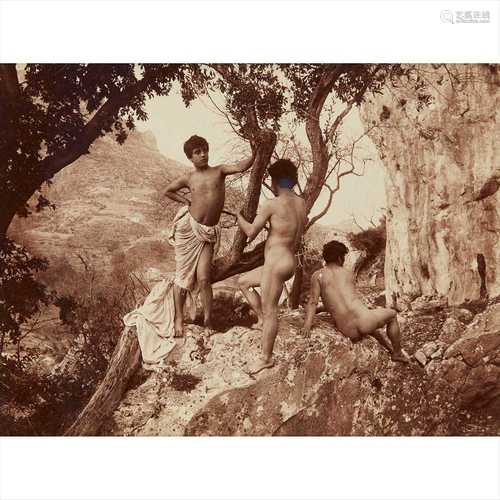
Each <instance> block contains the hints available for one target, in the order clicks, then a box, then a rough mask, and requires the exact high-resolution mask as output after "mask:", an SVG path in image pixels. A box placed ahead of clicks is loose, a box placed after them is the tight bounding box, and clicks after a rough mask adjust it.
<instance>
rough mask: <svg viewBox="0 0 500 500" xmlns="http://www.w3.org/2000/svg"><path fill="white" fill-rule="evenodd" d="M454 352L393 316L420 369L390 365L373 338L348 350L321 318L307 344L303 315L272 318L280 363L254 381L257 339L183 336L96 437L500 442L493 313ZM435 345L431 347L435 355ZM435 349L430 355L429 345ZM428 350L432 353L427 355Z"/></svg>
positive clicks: (464, 333) (412, 318) (460, 328)
mask: <svg viewBox="0 0 500 500" xmlns="http://www.w3.org/2000/svg"><path fill="white" fill-rule="evenodd" d="M453 314H454V313H453V311H447V312H446V314H445V313H442V318H441V321H442V323H443V324H445V325H446V326H443V328H442V330H443V332H442V333H444V332H445V331H446V332H448V333H449V331H450V329H452V327H453V326H455V328H456V330H457V332H458V334H457V336H458V335H459V338H458V340H456V341H454V342H453V343H452V344H451V345H450V344H447V343H446V342H443V341H438V340H437V338H438V336H439V334H440V332H441V328H437V329H436V331H434V332H433V333H432V334H431V335H433V337H429V336H427V337H426V338H427V339H429V338H433V339H434V340H431V341H430V342H429V341H426V340H425V339H424V338H423V337H422V333H421V329H422V325H424V324H428V323H429V322H430V323H432V324H434V325H435V324H436V317H434V316H431V317H428V316H421V317H419V316H417V315H416V314H415V313H414V312H410V313H408V314H407V315H406V316H405V317H404V318H402V321H401V323H402V324H403V323H404V324H405V327H404V328H403V346H404V347H405V348H406V349H407V350H408V351H409V353H410V354H412V355H413V354H414V353H415V351H416V349H425V350H426V351H428V353H429V359H428V360H427V361H426V362H425V363H422V364H423V365H424V367H422V366H421V364H420V363H419V362H417V361H416V360H414V358H413V356H412V360H411V362H410V363H409V364H399V363H394V362H392V361H391V360H390V357H389V354H388V353H387V352H386V351H385V350H383V349H382V348H381V347H380V345H379V344H378V343H377V342H376V341H375V340H374V339H372V338H367V339H365V340H363V341H362V342H359V343H356V344H353V343H352V342H351V341H350V340H348V339H346V338H345V337H343V336H342V335H340V334H339V333H338V331H336V330H335V328H334V327H332V326H331V324H330V323H328V322H327V321H326V316H324V315H321V316H318V321H317V323H316V325H317V326H316V328H315V329H314V330H313V332H312V336H311V338H310V339H305V338H303V337H302V336H300V335H299V334H298V331H297V330H298V327H299V326H300V325H301V324H302V321H303V316H302V313H296V312H295V313H288V314H285V315H284V316H283V317H282V318H281V325H280V332H279V335H278V337H277V342H276V346H275V355H276V361H277V364H276V366H275V367H273V368H272V369H270V370H266V371H264V372H261V373H260V374H257V375H256V376H255V377H254V378H253V377H251V376H249V375H248V374H247V373H246V372H245V363H246V361H248V360H249V359H251V358H252V357H254V356H256V355H258V353H259V348H260V332H259V331H256V330H250V329H247V328H244V327H234V328H232V329H230V330H229V331H227V332H226V333H223V334H215V335H212V336H211V337H207V336H205V335H204V334H203V330H202V329H201V328H200V327H196V326H190V327H189V334H188V336H187V340H186V342H185V343H184V344H183V343H182V342H183V341H181V340H179V341H178V342H179V345H178V346H177V347H176V349H175V351H173V354H172V358H171V360H170V361H171V362H172V361H173V365H172V367H171V371H170V372H167V373H164V374H152V375H150V376H149V377H148V378H147V379H146V380H145V381H143V383H142V384H141V383H140V382H139V383H137V382H136V383H135V384H134V385H135V387H133V388H132V389H130V390H129V391H128V392H127V394H126V395H125V397H124V399H123V400H122V402H121V404H120V406H119V407H118V408H117V410H116V411H115V412H114V414H113V416H112V418H111V419H109V420H108V421H107V422H105V424H104V426H103V427H102V428H101V434H103V435H109V434H112V435H147V436H157V435H169V436H171V435H196V436H199V435H212V436H213V435H218V436H220V435H226V436H227V435H230V436H233V435H250V436H262V435H330V436H332V435H337V436H338V435H441V434H443V435H449V434H459V435H461V434H472V435H481V434H498V433H499V432H500V418H499V417H500V413H499V412H500V361H499V355H500V323H499V321H498V320H499V315H500V304H496V305H493V306H491V307H489V308H487V309H486V311H484V312H483V313H482V314H480V315H478V316H477V317H476V318H475V319H474V321H472V322H471V323H470V324H469V325H465V324H464V323H462V322H459V321H458V320H456V322H455V323H454V324H453V325H452V323H451V322H450V321H446V318H450V317H451V316H452V315H453ZM433 344H434V345H433ZM431 345H433V349H432V352H431V349H430V346H431ZM434 347H438V349H437V350H434Z"/></svg>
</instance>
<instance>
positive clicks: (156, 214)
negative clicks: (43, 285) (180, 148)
mask: <svg viewBox="0 0 500 500" xmlns="http://www.w3.org/2000/svg"><path fill="white" fill-rule="evenodd" d="M186 168H188V167H186V166H184V165H182V164H180V163H178V162H176V161H173V160H169V159H167V158H165V157H164V156H163V155H162V154H161V153H160V151H159V150H158V147H157V144H156V140H155V138H154V135H153V134H152V133H151V132H144V133H141V132H137V131H134V132H132V133H131V134H130V135H129V137H128V138H127V140H126V141H125V143H124V144H123V145H119V144H118V143H117V142H116V141H115V140H114V139H113V138H111V137H104V138H101V139H99V140H97V141H96V142H95V143H94V144H93V146H92V147H91V149H90V153H89V154H88V155H84V156H82V157H80V158H79V159H78V160H77V161H75V162H74V163H73V164H71V165H69V166H68V167H66V168H64V169H63V170H62V171H61V172H59V173H58V174H57V175H56V176H55V177H54V182H53V185H52V186H51V187H50V188H48V189H46V190H45V193H46V196H47V197H48V198H49V199H50V201H51V202H53V203H55V205H56V209H55V210H52V209H50V208H49V209H45V210H43V211H42V212H40V213H33V214H32V215H31V216H30V217H28V218H16V220H15V221H14V223H13V225H12V227H11V230H10V235H11V237H13V238H14V239H16V240H17V241H20V242H21V243H23V244H24V245H25V246H26V247H27V248H28V249H30V250H31V251H32V252H33V253H34V254H36V255H39V256H44V257H46V258H48V259H49V262H50V263H51V268H52V270H51V271H50V270H49V272H48V273H46V276H45V277H46V281H49V282H52V281H54V282H56V281H57V278H61V276H55V275H54V274H57V273H56V271H57V270H58V269H59V270H60V271H61V272H66V273H70V271H71V269H69V268H72V269H73V270H82V269H83V268H84V263H86V264H87V265H90V266H92V267H93V268H94V269H95V270H96V271H97V272H98V273H102V274H105V273H106V272H108V271H109V272H110V271H112V270H113V268H114V267H116V265H117V264H120V265H122V266H125V265H126V267H127V268H128V269H129V270H137V269H140V270H144V269H147V268H148V266H154V267H156V268H158V267H160V270H161V271H169V270H172V268H173V262H172V256H171V255H172V252H171V247H170V246H169V245H168V244H167V243H166V237H167V234H168V227H169V224H170V222H171V220H172V217H173V214H174V213H175V211H176V210H177V208H178V206H177V205H176V204H174V203H173V202H167V201H168V200H166V199H165V198H164V197H163V196H162V195H163V189H164V188H165V186H166V185H167V183H168V182H169V180H171V179H172V178H174V177H175V176H177V175H179V174H180V173H181V172H182V171H184V170H185V169H186ZM68 266H69V268H68Z"/></svg>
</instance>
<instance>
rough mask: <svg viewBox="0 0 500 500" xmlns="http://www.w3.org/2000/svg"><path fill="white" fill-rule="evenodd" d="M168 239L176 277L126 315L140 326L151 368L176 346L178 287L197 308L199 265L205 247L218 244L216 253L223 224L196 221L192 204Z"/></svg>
mask: <svg viewBox="0 0 500 500" xmlns="http://www.w3.org/2000/svg"><path fill="white" fill-rule="evenodd" d="M168 242H169V243H170V244H171V245H173V246H174V251H175V278H174V279H172V278H166V279H163V280H162V281H160V282H159V283H157V284H156V285H155V286H154V287H153V289H152V290H151V292H150V293H149V295H148V296H147V297H146V299H145V300H144V303H143V304H142V306H140V307H138V308H137V309H135V310H133V311H132V312H130V313H128V314H127V315H125V316H124V318H123V322H124V324H125V326H128V327H132V326H135V327H136V331H137V338H138V340H139V346H140V348H141V353H142V359H143V366H144V368H146V369H149V370H155V369H159V368H161V367H162V366H163V363H164V360H165V358H166V357H167V356H168V354H169V353H170V351H171V350H172V349H173V348H174V347H175V340H174V333H175V332H174V321H175V305H174V286H178V287H180V288H182V289H184V290H186V291H187V297H186V307H188V308H189V307H190V306H191V309H192V308H193V305H194V299H193V293H195V294H196V292H197V290H198V284H197V281H196V268H197V266H198V261H199V259H200V255H201V252H202V250H203V247H204V246H205V245H206V244H210V245H214V251H213V256H215V255H216V254H217V251H218V249H219V245H220V227H219V226H218V225H217V226H205V225H204V224H200V223H199V222H198V221H196V220H195V219H194V218H193V217H192V215H191V214H190V213H189V209H188V207H182V208H181V209H180V210H179V211H178V212H177V214H176V216H175V218H174V221H173V225H172V230H171V232H170V235H169V238H168Z"/></svg>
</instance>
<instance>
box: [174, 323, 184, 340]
mask: <svg viewBox="0 0 500 500" xmlns="http://www.w3.org/2000/svg"><path fill="white" fill-rule="evenodd" d="M174 337H176V338H182V337H184V323H183V322H181V321H179V322H177V321H176V322H175V323H174Z"/></svg>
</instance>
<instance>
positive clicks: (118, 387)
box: [64, 328, 141, 436]
mask: <svg viewBox="0 0 500 500" xmlns="http://www.w3.org/2000/svg"><path fill="white" fill-rule="evenodd" d="M140 358H141V353H140V349H139V342H138V340H137V335H136V332H135V328H134V329H131V328H124V330H123V333H122V335H121V337H120V339H119V340H118V344H117V345H116V348H115V351H114V352H113V355H112V356H111V360H110V362H109V367H108V371H107V372H106V375H105V376H104V379H103V380H102V382H101V383H100V384H99V385H98V387H97V389H96V391H95V392H94V395H93V396H92V398H91V399H90V401H89V402H88V403H87V405H86V406H85V408H84V409H83V410H82V411H81V413H80V415H78V417H77V419H76V420H75V422H74V423H73V425H71V427H70V428H69V429H68V430H67V431H66V432H65V434H64V435H65V436H95V435H97V433H98V431H99V428H100V427H101V425H102V423H103V421H104V420H105V419H106V418H108V417H109V416H110V415H111V414H112V413H113V411H114V410H115V409H116V407H117V406H118V404H119V403H120V401H121V399H122V396H123V393H124V392H125V390H126V388H127V385H128V382H129V380H130V378H131V377H132V375H133V374H134V373H135V372H136V370H137V368H139V365H140Z"/></svg>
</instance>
